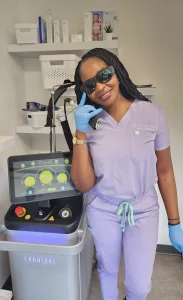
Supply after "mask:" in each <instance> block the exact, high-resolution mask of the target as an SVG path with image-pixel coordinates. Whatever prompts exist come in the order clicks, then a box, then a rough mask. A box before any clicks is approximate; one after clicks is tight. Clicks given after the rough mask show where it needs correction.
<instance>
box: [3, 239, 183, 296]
mask: <svg viewBox="0 0 183 300" xmlns="http://www.w3.org/2000/svg"><path fill="white" fill-rule="evenodd" d="M156 252H157V253H162V254H174V255H180V253H179V252H178V251H177V250H176V249H175V248H174V247H173V246H171V245H160V244H158V245H157V249H156ZM2 289H3V290H8V291H12V283H11V276H10V277H9V278H8V279H7V281H6V282H5V284H4V285H3V287H2Z"/></svg>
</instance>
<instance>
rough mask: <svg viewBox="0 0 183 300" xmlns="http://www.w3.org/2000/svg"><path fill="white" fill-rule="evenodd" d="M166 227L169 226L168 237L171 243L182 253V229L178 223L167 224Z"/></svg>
mask: <svg viewBox="0 0 183 300" xmlns="http://www.w3.org/2000/svg"><path fill="white" fill-rule="evenodd" d="M168 228H169V237H170V241H171V243H172V245H173V246H174V248H175V249H177V250H178V251H179V252H181V253H182V255H183V230H182V228H181V226H180V224H177V225H168Z"/></svg>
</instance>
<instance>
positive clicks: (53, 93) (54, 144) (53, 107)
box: [51, 91, 56, 152]
mask: <svg viewBox="0 0 183 300" xmlns="http://www.w3.org/2000/svg"><path fill="white" fill-rule="evenodd" d="M51 95H52V112H53V118H52V134H53V137H52V138H53V151H54V152H56V130H55V129H56V128H55V91H52V92H51Z"/></svg>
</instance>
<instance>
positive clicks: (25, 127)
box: [16, 124, 63, 134]
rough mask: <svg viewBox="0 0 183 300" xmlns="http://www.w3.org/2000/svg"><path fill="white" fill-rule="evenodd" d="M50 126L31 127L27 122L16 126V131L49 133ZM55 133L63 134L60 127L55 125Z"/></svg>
mask: <svg viewBox="0 0 183 300" xmlns="http://www.w3.org/2000/svg"><path fill="white" fill-rule="evenodd" d="M49 132H50V127H40V128H32V127H31V126H29V125H28V124H24V125H19V126H16V133H22V134H49ZM56 134H63V131H62V127H61V126H60V127H56Z"/></svg>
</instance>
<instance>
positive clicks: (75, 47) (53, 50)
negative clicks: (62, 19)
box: [8, 40, 118, 58]
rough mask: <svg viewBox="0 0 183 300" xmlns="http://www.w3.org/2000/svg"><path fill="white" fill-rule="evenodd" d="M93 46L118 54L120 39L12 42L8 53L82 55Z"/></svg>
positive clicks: (36, 55) (24, 55)
mask: <svg viewBox="0 0 183 300" xmlns="http://www.w3.org/2000/svg"><path fill="white" fill-rule="evenodd" d="M93 48H105V49H108V50H110V51H112V52H114V53H116V54H117V52H118V40H112V41H93V42H80V43H60V44H54V43H52V44H28V45H17V44H12V45H8V53H10V54H14V55H19V56H22V57H29V58H31V57H39V56H40V55H49V54H76V55H78V56H82V55H83V54H84V53H85V52H87V51H89V50H90V49H93Z"/></svg>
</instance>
